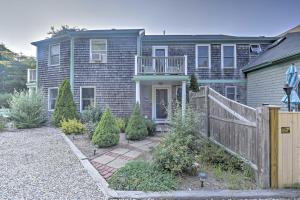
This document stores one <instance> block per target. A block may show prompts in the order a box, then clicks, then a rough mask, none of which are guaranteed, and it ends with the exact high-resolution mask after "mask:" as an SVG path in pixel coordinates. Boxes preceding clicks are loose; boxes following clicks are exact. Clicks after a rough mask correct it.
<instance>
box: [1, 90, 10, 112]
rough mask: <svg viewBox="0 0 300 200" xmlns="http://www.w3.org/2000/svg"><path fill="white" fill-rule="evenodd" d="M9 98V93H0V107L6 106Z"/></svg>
mask: <svg viewBox="0 0 300 200" xmlns="http://www.w3.org/2000/svg"><path fill="white" fill-rule="evenodd" d="M10 98H11V94H9V93H0V108H8V107H9V104H8V101H9V99H10Z"/></svg>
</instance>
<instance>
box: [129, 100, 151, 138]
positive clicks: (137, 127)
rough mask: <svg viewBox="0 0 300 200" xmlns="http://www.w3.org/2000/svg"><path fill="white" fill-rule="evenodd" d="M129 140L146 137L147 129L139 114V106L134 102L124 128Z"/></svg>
mask: <svg viewBox="0 0 300 200" xmlns="http://www.w3.org/2000/svg"><path fill="white" fill-rule="evenodd" d="M125 133H126V138H127V139H129V140H141V139H144V138H145V137H147V135H148V131H147V126H146V123H145V120H144V118H143V117H142V116H141V112H140V106H139V104H136V105H135V107H134V109H133V112H132V114H131V116H130V119H129V122H128V125H127V127H126V130H125Z"/></svg>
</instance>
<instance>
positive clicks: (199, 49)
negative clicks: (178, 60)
mask: <svg viewBox="0 0 300 200" xmlns="http://www.w3.org/2000/svg"><path fill="white" fill-rule="evenodd" d="M196 59H197V60H196V67H197V68H203V67H204V68H208V67H210V46H209V45H196Z"/></svg>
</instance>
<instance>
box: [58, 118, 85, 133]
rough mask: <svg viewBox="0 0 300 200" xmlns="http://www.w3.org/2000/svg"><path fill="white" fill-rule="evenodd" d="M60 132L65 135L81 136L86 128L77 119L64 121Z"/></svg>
mask: <svg viewBox="0 0 300 200" xmlns="http://www.w3.org/2000/svg"><path fill="white" fill-rule="evenodd" d="M61 130H62V131H63V132H64V133H65V134H67V135H70V134H76V135H78V134H83V133H84V132H85V131H86V127H85V126H84V125H83V124H82V123H81V122H80V121H79V120H77V119H64V120H62V122H61Z"/></svg>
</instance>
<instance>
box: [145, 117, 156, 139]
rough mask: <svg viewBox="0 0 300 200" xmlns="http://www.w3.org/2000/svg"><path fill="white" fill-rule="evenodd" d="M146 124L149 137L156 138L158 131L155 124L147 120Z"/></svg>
mask: <svg viewBox="0 0 300 200" xmlns="http://www.w3.org/2000/svg"><path fill="white" fill-rule="evenodd" d="M145 122H146V126H147V131H148V136H154V135H155V131H156V125H155V123H154V122H153V121H152V120H150V119H146V120H145Z"/></svg>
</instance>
